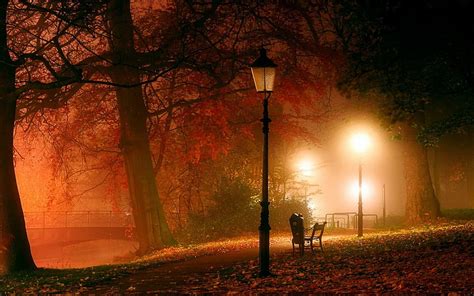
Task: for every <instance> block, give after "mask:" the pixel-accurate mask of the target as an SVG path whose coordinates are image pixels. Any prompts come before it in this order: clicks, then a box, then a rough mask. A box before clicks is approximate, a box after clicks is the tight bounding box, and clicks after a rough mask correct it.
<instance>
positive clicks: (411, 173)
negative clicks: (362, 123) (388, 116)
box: [403, 124, 440, 224]
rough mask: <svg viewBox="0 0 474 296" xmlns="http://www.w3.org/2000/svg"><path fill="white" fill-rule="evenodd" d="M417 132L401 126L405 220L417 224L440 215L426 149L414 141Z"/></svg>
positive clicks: (411, 128)
mask: <svg viewBox="0 0 474 296" xmlns="http://www.w3.org/2000/svg"><path fill="white" fill-rule="evenodd" d="M416 135H417V131H416V129H415V128H413V127H411V126H410V125H409V124H405V125H404V126H403V142H404V143H403V144H404V145H403V146H404V148H403V149H404V151H403V155H404V169H405V182H406V196H407V202H406V220H407V222H408V223H409V224H417V223H420V222H422V221H424V220H430V219H433V218H436V217H439V215H440V207H439V201H438V199H437V198H436V196H435V194H434V190H433V185H432V182H431V177H430V170H429V164H428V154H427V149H426V148H424V147H423V146H422V145H421V144H420V143H419V142H418V141H417V139H416Z"/></svg>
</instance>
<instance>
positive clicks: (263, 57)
mask: <svg viewBox="0 0 474 296" xmlns="http://www.w3.org/2000/svg"><path fill="white" fill-rule="evenodd" d="M276 67H277V65H276V64H275V63H274V62H273V61H272V60H270V59H269V58H268V57H267V51H266V50H265V48H261V49H260V56H259V57H258V59H256V60H255V62H253V63H252V64H251V65H250V69H251V70H252V77H253V82H254V83H255V88H256V89H257V92H259V93H261V92H272V91H273V83H274V82H275V73H276Z"/></svg>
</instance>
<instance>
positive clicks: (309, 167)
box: [297, 158, 314, 177]
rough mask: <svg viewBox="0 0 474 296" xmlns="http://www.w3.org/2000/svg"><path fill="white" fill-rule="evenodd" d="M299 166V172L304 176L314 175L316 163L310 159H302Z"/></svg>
mask: <svg viewBox="0 0 474 296" xmlns="http://www.w3.org/2000/svg"><path fill="white" fill-rule="evenodd" d="M297 168H298V173H299V174H301V175H302V176H304V177H311V176H312V175H313V170H314V164H313V161H312V160H310V159H307V158H305V159H301V160H300V161H299V162H298V164H297Z"/></svg>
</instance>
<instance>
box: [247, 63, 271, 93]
mask: <svg viewBox="0 0 474 296" xmlns="http://www.w3.org/2000/svg"><path fill="white" fill-rule="evenodd" d="M252 76H253V81H254V83H255V88H256V89H257V92H264V91H269V92H271V91H273V83H274V81H275V68H273V67H252Z"/></svg>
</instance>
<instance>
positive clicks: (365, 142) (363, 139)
mask: <svg viewBox="0 0 474 296" xmlns="http://www.w3.org/2000/svg"><path fill="white" fill-rule="evenodd" d="M351 142H352V148H353V149H354V151H355V152H356V153H357V154H358V156H359V188H358V189H359V210H358V213H357V236H359V237H362V236H363V228H364V214H363V212H362V155H363V153H364V152H365V151H366V150H367V148H368V147H369V145H370V138H369V136H367V135H366V134H362V133H359V134H355V135H353V136H352V141H351Z"/></svg>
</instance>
